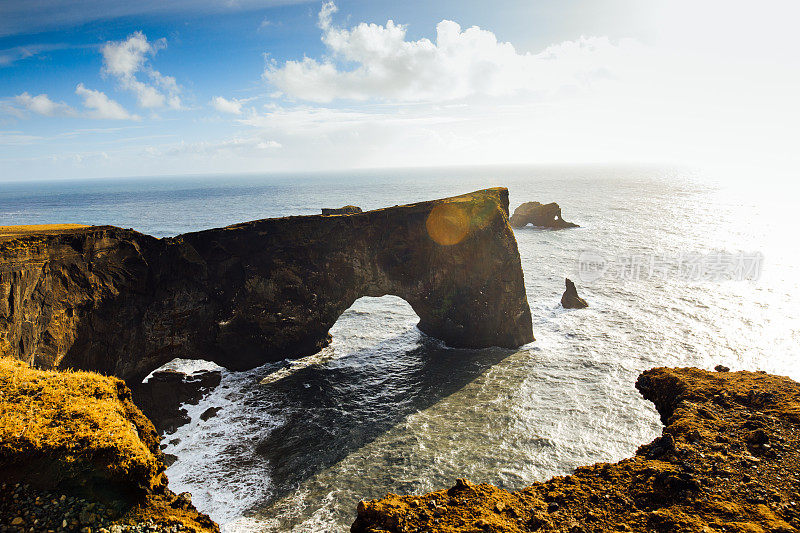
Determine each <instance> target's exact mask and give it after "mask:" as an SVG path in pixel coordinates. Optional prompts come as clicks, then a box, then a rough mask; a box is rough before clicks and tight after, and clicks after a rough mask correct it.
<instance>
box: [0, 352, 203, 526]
mask: <svg viewBox="0 0 800 533" xmlns="http://www.w3.org/2000/svg"><path fill="white" fill-rule="evenodd" d="M164 469H165V467H164V464H163V461H162V456H161V452H160V451H159V437H158V435H157V434H156V431H155V429H154V428H153V425H152V424H151V423H150V421H148V420H147V418H145V416H144V415H143V414H142V412H141V411H139V409H138V408H137V407H136V406H135V405H134V404H133V401H132V400H131V393H130V391H129V390H128V388H127V387H126V386H125V384H124V383H123V382H122V381H120V380H118V379H116V378H111V377H104V376H100V375H99V374H95V373H91V372H57V371H43V370H35V369H31V368H28V366H27V365H26V364H25V363H22V362H20V361H17V360H14V359H11V358H0V473H2V474H0V481H2V483H3V484H4V490H3V491H2V495H0V510H2V513H4V514H6V516H3V517H0V518H3V519H5V518H9V521H8V522H9V523H13V521H14V520H16V521H17V522H18V523H19V525H25V528H26V529H24V530H26V531H27V530H28V529H27V527H33V526H36V528H34V529H32V530H36V531H46V530H47V529H48V528H47V527H46V526H45V524H44V523H42V520H44V519H45V517H41V516H40V517H38V518H36V517H37V514H38V511H39V509H36V507H34V508H33V509H25V508H23V507H24V506H25V504H24V502H23V499H22V498H20V494H21V493H22V491H20V490H17V491H16V492H15V494H16V496H13V497H12V491H11V490H9V486H10V485H14V484H18V485H15V486H16V488H17V489H19V488H20V487H21V486H22V484H24V492H25V493H26V494H28V493H33V494H35V495H36V497H37V498H38V499H39V500H40V501H39V503H38V507H42V505H45V504H46V505H47V506H49V505H50V503H51V500H52V498H48V499H44V500H43V501H41V500H42V495H44V494H51V493H53V492H58V493H61V494H63V495H66V494H68V495H69V498H70V502H74V501H75V499H76V498H80V499H81V501H83V502H84V503H86V508H85V509H83V512H82V513H81V514H82V516H80V524H79V525H87V526H88V525H93V526H96V524H97V523H98V522H101V521H105V522H107V521H108V519H109V517H112V516H113V517H114V519H115V521H117V522H121V523H131V522H142V521H148V520H151V521H154V522H155V523H157V524H160V525H163V526H171V525H175V524H177V525H180V526H181V528H182V530H189V531H209V532H218V531H219V529H218V528H217V526H216V524H214V523H213V522H212V521H211V519H209V518H208V517H207V516H206V515H203V514H200V513H198V512H197V510H196V509H195V508H194V507H193V506H192V505H191V499H190V498H189V500H188V502H187V501H186V500H187V496H186V495H184V496H176V495H175V494H174V493H172V492H171V491H169V489H168V488H167V478H166V476H165V475H164ZM65 498H66V496H65ZM29 499H32V497H31V498H29ZM60 501H61V503H62V504H64V502H65V500H64V499H61V500H60ZM89 502H93V503H91V504H90V503H89ZM53 505H56V503H55V502H53ZM99 507H102V508H104V509H106V510H107V511H108V513H106V512H104V513H103V515H102V516H97V508H99ZM84 512H85V515H86V516H83V514H84ZM56 518H57V526H56V527H61V519H65V520H66V519H67V518H70V517H68V516H65V515H62V516H61V517H56ZM76 518H77V516H76ZM33 520H38V522H36V523H34V522H33ZM70 520H71V519H70ZM4 521H5V520H2V521H0V523H2V522H4ZM68 523H70V522H68ZM65 529H66V527H65ZM77 529H78V528H75V530H77ZM159 530H162V529H159Z"/></svg>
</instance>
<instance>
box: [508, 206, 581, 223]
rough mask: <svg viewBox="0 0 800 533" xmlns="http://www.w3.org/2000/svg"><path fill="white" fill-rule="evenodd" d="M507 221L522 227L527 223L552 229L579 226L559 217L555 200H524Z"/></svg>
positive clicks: (559, 210) (558, 208)
mask: <svg viewBox="0 0 800 533" xmlns="http://www.w3.org/2000/svg"><path fill="white" fill-rule="evenodd" d="M508 222H509V223H510V224H511V225H512V226H513V227H515V228H524V227H525V226H527V225H528V224H533V225H534V226H539V227H543V228H554V229H563V228H577V227H579V226H578V225H577V224H573V223H572V222H567V221H566V220H564V219H563V218H561V208H560V207H559V206H558V204H557V203H555V202H552V203H549V204H540V203H539V202H525V203H524V204H522V205H520V206H519V207H517V208H516V209H515V210H514V214H513V215H511V218H509V220H508Z"/></svg>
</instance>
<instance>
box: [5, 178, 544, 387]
mask: <svg viewBox="0 0 800 533" xmlns="http://www.w3.org/2000/svg"><path fill="white" fill-rule="evenodd" d="M385 294H394V295H397V296H400V297H401V298H404V299H405V300H406V301H407V302H408V303H409V304H410V305H411V306H412V308H413V309H414V311H415V312H416V313H417V315H419V317H420V322H419V328H420V329H421V330H422V331H423V332H425V333H426V334H429V335H431V336H433V337H437V338H440V339H442V340H444V341H445V342H446V343H447V344H448V345H451V346H454V347H486V346H502V347H516V346H519V345H522V344H525V343H527V342H530V341H531V340H533V333H532V327H531V315H530V309H529V307H528V303H527V299H526V296H525V287H524V283H523V278H522V269H521V265H520V258H519V252H518V251H517V244H516V241H515V239H514V235H513V232H512V231H511V228H510V226H509V224H508V191H507V190H506V189H500V188H498V189H487V190H483V191H478V192H475V193H472V194H467V195H463V196H458V197H454V198H447V199H443V200H436V201H431V202H422V203H417V204H411V205H405V206H396V207H391V208H386V209H379V210H375V211H367V212H364V213H353V214H349V215H347V216H322V215H315V216H299V217H287V218H278V219H265V220H259V221H254V222H247V223H243V224H237V225H233V226H229V227H225V228H220V229H212V230H207V231H201V232H196V233H187V234H184V235H180V236H178V237H174V238H167V239H156V238H153V237H150V236H147V235H143V234H140V233H137V232H135V231H132V230H125V229H121V228H116V227H111V226H102V227H88V228H82V229H70V230H65V231H50V232H45V233H29V234H22V235H11V236H6V237H2V236H0V355H11V356H13V357H16V358H18V359H21V360H24V361H26V362H28V363H30V364H36V365H39V366H43V367H72V368H79V369H87V370H97V371H100V372H103V373H106V374H113V375H116V376H119V377H122V378H123V379H126V380H129V381H138V380H141V379H142V378H143V377H144V376H145V375H147V374H148V373H149V372H150V371H151V370H153V369H154V368H157V367H158V366H160V365H162V364H163V363H165V362H167V361H169V360H171V359H173V358H175V357H184V358H203V359H211V360H213V361H215V362H217V363H218V364H220V365H223V366H225V367H227V368H231V369H246V368H252V367H255V366H258V365H261V364H263V363H265V362H268V361H272V360H281V359H284V358H287V357H295V356H303V355H307V354H311V353H314V352H316V351H318V350H319V349H321V348H322V347H324V346H325V345H326V344H327V343H328V342H329V335H328V330H329V329H330V328H331V327H332V326H333V324H334V323H335V321H336V320H337V319H338V317H339V316H340V315H341V314H342V313H343V312H344V311H345V310H346V309H347V308H348V307H350V305H352V303H353V302H354V301H355V300H356V299H358V298H360V297H361V296H382V295H385Z"/></svg>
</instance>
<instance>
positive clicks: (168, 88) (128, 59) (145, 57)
mask: <svg viewBox="0 0 800 533" xmlns="http://www.w3.org/2000/svg"><path fill="white" fill-rule="evenodd" d="M166 46H167V41H166V39H163V38H162V39H159V40H157V41H153V42H150V41H148V40H147V36H146V35H145V34H143V33H142V32H140V31H137V32H135V33H133V34H131V35H129V36H128V38H127V39H126V40H124V41H111V42H107V43H106V44H105V45H104V46H103V48H102V50H101V51H102V54H103V70H104V71H105V72H106V73H108V74H111V75H112V76H114V77H116V78H117V79H118V80H119V82H120V84H121V85H122V87H123V88H125V89H127V90H129V91H132V92H133V93H134V94H135V95H136V99H137V101H138V103H139V106H140V107H143V108H148V109H157V108H162V107H165V106H168V107H170V108H172V109H181V108H182V104H181V99H180V92H181V89H180V87H179V86H178V84H177V82H176V81H175V78H173V77H172V76H165V75H163V74H161V73H160V72H159V71H157V70H155V69H154V68H152V67H151V66H150V65H149V60H150V58H151V57H153V56H155V55H156V53H157V52H158V51H159V50H161V49H163V48H166ZM140 72H141V73H143V74H145V75H146V76H147V77H149V78H150V80H151V83H149V84H148V83H145V82H143V81H141V80H140V79H138V78H137V77H136V75H137V74H138V73H140Z"/></svg>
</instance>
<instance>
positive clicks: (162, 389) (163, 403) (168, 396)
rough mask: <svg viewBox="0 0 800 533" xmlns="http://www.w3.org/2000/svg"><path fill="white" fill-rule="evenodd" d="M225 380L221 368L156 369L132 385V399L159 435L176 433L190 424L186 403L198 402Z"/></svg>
mask: <svg viewBox="0 0 800 533" xmlns="http://www.w3.org/2000/svg"><path fill="white" fill-rule="evenodd" d="M220 381H222V373H221V372H220V371H218V370H201V371H198V372H194V373H192V374H185V373H183V372H177V371H175V370H159V371H157V372H154V373H153V375H152V376H150V379H148V380H147V381H146V382H144V383H136V384H132V385H131V386H130V388H131V392H132V393H133V400H134V401H135V402H136V405H137V406H138V407H139V409H141V410H142V412H143V413H144V414H145V416H147V418H149V419H150V421H151V422H152V423H153V425H154V426H155V428H156V430H157V431H158V433H159V435H165V434H171V433H175V431H176V430H177V429H178V428H179V427H181V426H183V425H185V424H188V423H189V422H190V421H191V419H190V418H189V415H188V411H187V410H186V409H184V408H183V407H182V405H183V404H189V405H197V404H198V403H199V402H200V400H202V399H203V398H204V397H205V396H206V395H208V393H209V392H211V391H212V390H213V389H214V388H215V387H217V386H218V385H219V384H220Z"/></svg>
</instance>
